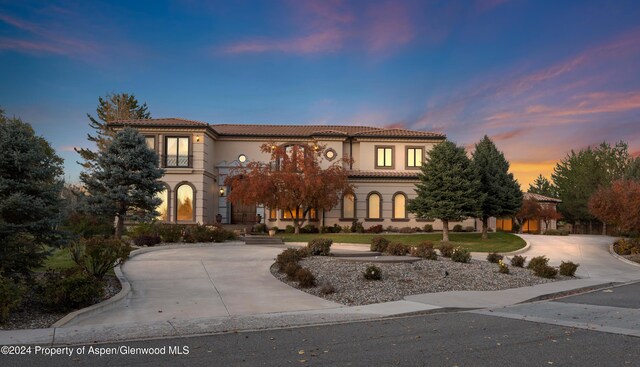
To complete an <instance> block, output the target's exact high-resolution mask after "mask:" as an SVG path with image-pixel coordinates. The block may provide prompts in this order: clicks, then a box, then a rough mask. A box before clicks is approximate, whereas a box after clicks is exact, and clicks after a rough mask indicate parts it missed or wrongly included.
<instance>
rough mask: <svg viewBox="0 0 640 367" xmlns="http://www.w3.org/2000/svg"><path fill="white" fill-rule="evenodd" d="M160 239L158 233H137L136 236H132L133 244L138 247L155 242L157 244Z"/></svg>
mask: <svg viewBox="0 0 640 367" xmlns="http://www.w3.org/2000/svg"><path fill="white" fill-rule="evenodd" d="M160 242H161V241H160V236H158V235H146V234H143V235H139V236H138V237H134V238H133V244H134V245H136V246H138V247H142V246H149V247H151V246H155V245H157V244H159V243H160Z"/></svg>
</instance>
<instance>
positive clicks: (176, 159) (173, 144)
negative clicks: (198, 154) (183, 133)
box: [165, 137, 190, 167]
mask: <svg viewBox="0 0 640 367" xmlns="http://www.w3.org/2000/svg"><path fill="white" fill-rule="evenodd" d="M189 163H190V162H189V138H188V137H168V138H167V154H166V160H165V166H167V167H189Z"/></svg>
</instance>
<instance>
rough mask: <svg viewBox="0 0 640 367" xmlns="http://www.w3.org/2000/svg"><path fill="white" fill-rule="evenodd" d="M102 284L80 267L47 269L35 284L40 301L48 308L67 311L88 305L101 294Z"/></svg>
mask: <svg viewBox="0 0 640 367" xmlns="http://www.w3.org/2000/svg"><path fill="white" fill-rule="evenodd" d="M103 292H104V289H103V287H102V284H101V283H100V282H99V281H97V280H96V279H95V278H94V277H93V276H91V275H90V274H87V273H86V272H84V271H83V270H82V269H80V268H72V269H67V270H65V271H55V270H48V271H47V272H46V273H45V275H44V278H43V280H42V281H41V282H40V283H39V284H38V285H37V286H36V293H37V294H38V298H39V300H40V302H41V303H42V304H43V305H44V306H45V307H46V308H49V309H52V310H57V311H68V310H72V309H78V308H82V307H86V306H89V305H91V304H94V303H95V302H96V301H98V300H99V299H100V298H101V297H102V295H103Z"/></svg>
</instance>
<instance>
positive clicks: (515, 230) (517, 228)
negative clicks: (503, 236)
mask: <svg viewBox="0 0 640 367" xmlns="http://www.w3.org/2000/svg"><path fill="white" fill-rule="evenodd" d="M511 232H513V233H518V232H520V224H518V223H516V222H515V221H514V222H513V226H512V227H511Z"/></svg>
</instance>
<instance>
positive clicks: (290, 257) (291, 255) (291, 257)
mask: <svg viewBox="0 0 640 367" xmlns="http://www.w3.org/2000/svg"><path fill="white" fill-rule="evenodd" d="M307 255H308V253H307V250H306V249H295V248H288V249H286V250H284V251H282V252H281V253H279V254H278V256H277V257H276V263H278V265H279V266H280V269H281V271H284V266H285V265H287V264H288V263H294V264H297V263H298V261H300V260H302V259H304V258H305V257H307Z"/></svg>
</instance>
